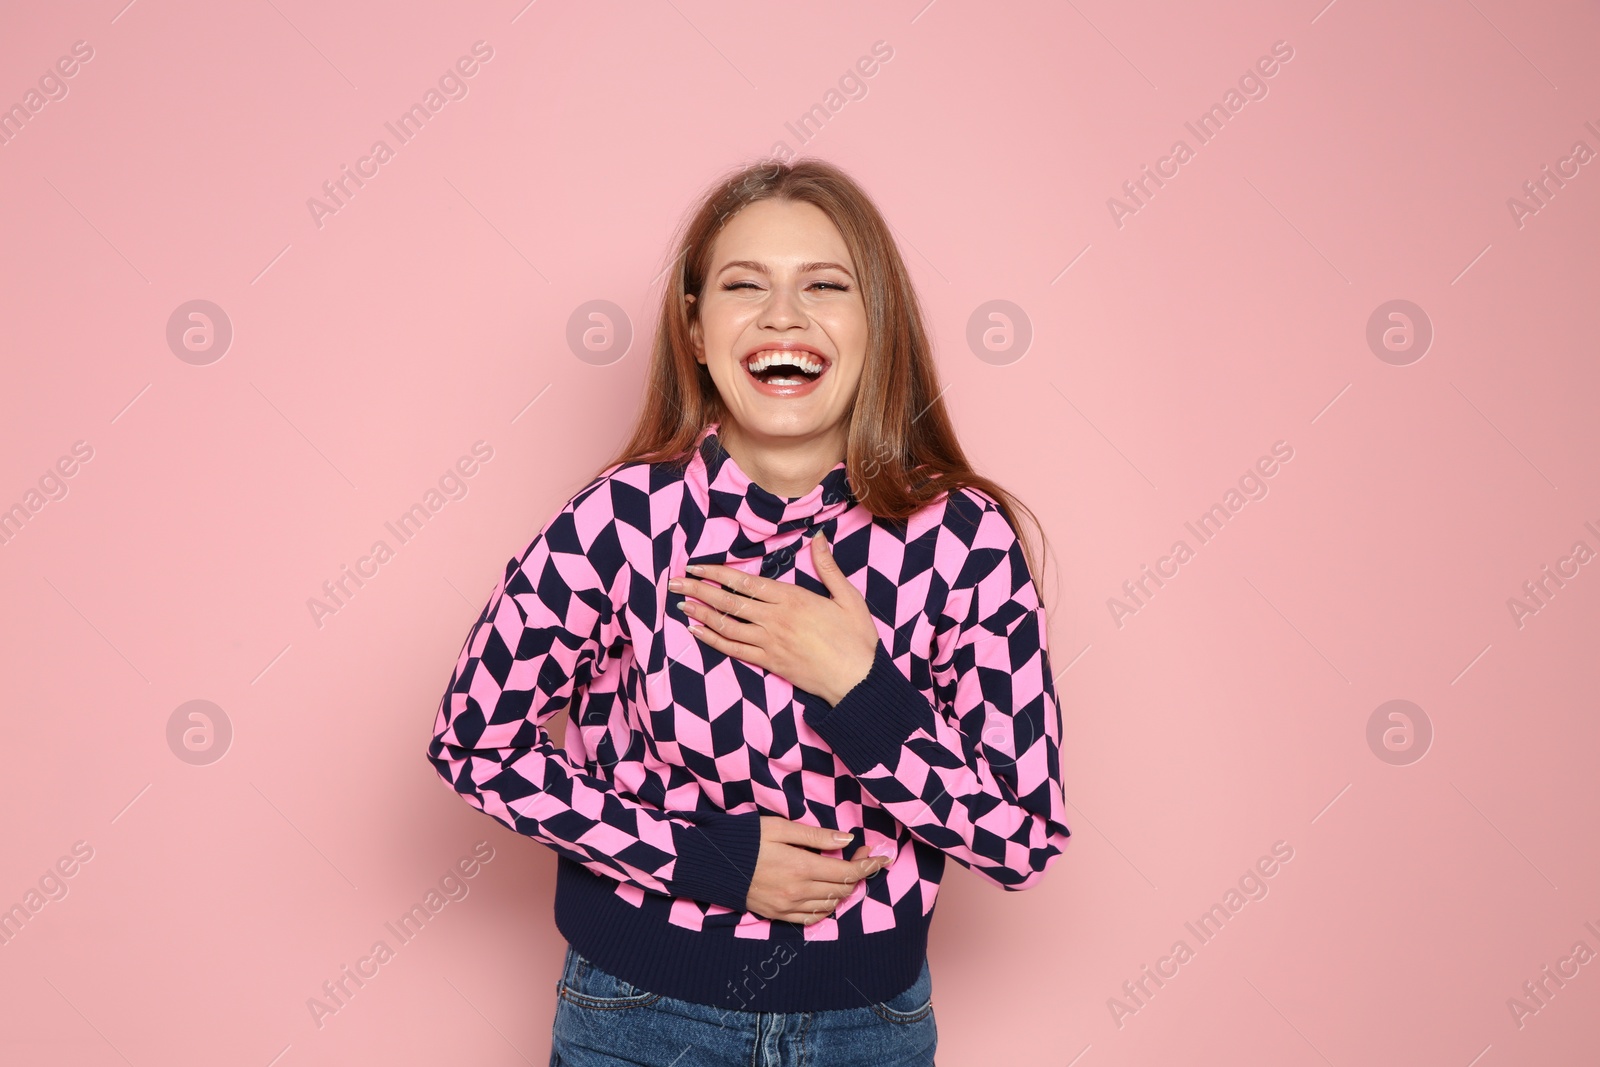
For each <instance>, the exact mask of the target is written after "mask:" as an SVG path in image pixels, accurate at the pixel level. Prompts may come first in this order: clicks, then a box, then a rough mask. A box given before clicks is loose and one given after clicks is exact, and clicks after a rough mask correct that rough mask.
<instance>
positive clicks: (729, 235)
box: [689, 200, 867, 440]
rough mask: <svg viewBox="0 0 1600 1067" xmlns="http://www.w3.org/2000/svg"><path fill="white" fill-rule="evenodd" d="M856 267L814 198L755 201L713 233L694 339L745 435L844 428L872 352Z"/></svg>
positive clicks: (701, 359)
mask: <svg viewBox="0 0 1600 1067" xmlns="http://www.w3.org/2000/svg"><path fill="white" fill-rule="evenodd" d="M855 269H856V267H855V264H854V263H853V262H851V259H850V253H849V250H848V249H847V247H846V245H845V241H844V237H843V235H842V234H840V233H839V229H838V227H836V226H834V224H833V221H832V220H831V219H829V218H828V216H827V215H826V214H825V213H824V212H823V211H822V209H821V208H818V207H816V206H814V205H812V204H807V203H801V202H797V201H790V200H758V201H756V202H755V203H753V204H750V205H748V206H747V207H745V208H743V209H741V210H740V211H739V213H738V214H737V215H735V216H734V217H733V218H732V219H730V220H729V221H728V223H727V224H726V225H725V226H724V227H723V228H722V232H721V233H719V234H718V235H717V238H716V241H715V243H714V244H713V245H712V253H711V269H710V272H709V273H708V274H707V276H706V283H705V288H704V290H703V291H702V292H701V294H700V296H699V299H698V300H695V299H694V297H693V295H692V294H691V296H690V297H689V299H690V300H691V301H692V302H694V303H697V304H698V308H699V314H698V316H697V317H696V319H695V320H694V322H693V323H692V324H691V326H690V336H691V338H692V339H693V342H694V345H695V359H696V360H697V361H699V362H701V363H704V364H705V365H706V368H707V369H708V370H709V371H710V373H711V380H712V381H713V382H715V383H716V386H717V391H718V392H719V393H720V394H721V396H722V401H723V405H724V407H726V409H727V412H728V415H727V418H728V419H729V420H731V421H733V422H734V423H735V424H736V425H737V428H738V430H739V432H740V433H741V434H743V435H744V436H746V437H750V438H754V439H758V440H759V439H760V438H763V437H802V438H804V437H815V436H818V435H821V434H826V433H828V432H829V431H831V430H834V429H835V428H837V427H840V426H842V425H843V422H844V418H845V413H846V412H847V411H848V410H849V409H850V403H851V401H852V400H853V399H854V397H855V392H856V384H857V383H858V382H859V381H860V380H861V370H862V368H863V367H864V366H865V365H866V358H867V309H866V304H865V303H864V302H863V301H862V298H861V287H860V285H859V284H858V282H857V279H856V276H855ZM778 360H786V361H788V362H786V363H783V364H780V363H779V362H778ZM794 361H803V362H802V363H800V364H798V365H796V363H795V362H794ZM752 365H753V368H752ZM752 369H754V373H752Z"/></svg>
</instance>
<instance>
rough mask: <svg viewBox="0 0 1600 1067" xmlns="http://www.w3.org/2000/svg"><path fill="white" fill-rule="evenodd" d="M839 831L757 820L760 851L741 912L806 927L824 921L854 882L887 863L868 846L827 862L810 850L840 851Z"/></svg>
mask: <svg viewBox="0 0 1600 1067" xmlns="http://www.w3.org/2000/svg"><path fill="white" fill-rule="evenodd" d="M837 832H838V831H835V830H829V829H827V828H825V827H821V826H812V825H810V824H809V823H799V822H792V821H791V820H789V819H785V818H782V817H780V816H777V815H763V816H761V851H760V852H759V853H758V854H757V856H756V870H755V874H754V875H753V876H752V877H751V879H750V891H749V893H748V894H747V895H746V897H745V904H744V906H745V910H746V911H752V912H755V913H756V914H757V915H760V916H762V917H763V918H767V919H781V920H783V921H785V922H797V923H802V924H804V925H807V926H809V925H810V924H812V923H814V922H816V921H818V920H819V919H826V918H827V917H828V916H829V915H830V914H832V912H833V909H834V907H835V906H836V905H837V904H838V903H839V901H841V900H843V899H844V898H845V897H847V896H849V895H850V893H851V891H852V890H854V889H855V884H856V883H857V882H859V881H861V879H863V878H865V877H867V876H868V875H872V874H876V873H877V872H878V871H880V870H882V869H883V868H884V867H885V866H887V865H888V863H889V861H888V859H886V858H884V857H882V856H873V855H869V854H868V852H867V846H865V845H862V846H861V847H860V848H858V849H856V852H855V855H854V856H852V857H850V858H849V859H837V860H836V859H830V858H828V857H827V856H819V855H817V854H816V853H815V852H812V851H811V849H824V850H826V849H835V848H839V847H840V845H839V842H837V841H835V840H834V839H833V835H834V834H835V833H837Z"/></svg>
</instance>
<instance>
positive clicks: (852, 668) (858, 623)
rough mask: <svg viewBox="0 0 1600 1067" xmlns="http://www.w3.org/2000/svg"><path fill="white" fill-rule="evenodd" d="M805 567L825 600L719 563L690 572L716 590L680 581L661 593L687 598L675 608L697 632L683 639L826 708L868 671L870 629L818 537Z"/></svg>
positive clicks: (861, 602) (873, 651) (858, 598)
mask: <svg viewBox="0 0 1600 1067" xmlns="http://www.w3.org/2000/svg"><path fill="white" fill-rule="evenodd" d="M811 559H812V562H813V563H814V564H815V565H816V570H817V577H818V578H820V579H821V580H822V584H823V585H824V586H826V587H827V589H828V592H830V593H832V594H833V595H832V597H831V598H830V597H825V596H818V595H817V594H816V593H813V592H811V591H810V590H807V589H802V588H800V587H799V586H798V585H795V584H793V583H791V582H780V581H777V580H775V579H772V578H761V577H757V576H755V575H752V574H746V573H745V572H744V571H741V570H738V569H736V568H733V567H728V566H724V565H723V564H720V563H702V564H698V565H695V566H693V567H692V569H693V570H695V571H697V572H698V574H699V577H700V578H702V579H706V578H709V579H711V580H712V581H715V582H716V583H717V586H713V585H709V584H707V582H705V581H697V580H696V579H695V578H692V577H686V578H673V579H671V580H670V581H668V582H667V588H668V589H670V590H672V591H673V592H676V593H682V594H683V595H684V596H685V597H692V598H693V599H689V600H685V601H684V602H683V604H682V610H683V613H684V614H685V615H687V616H689V617H690V618H691V619H693V620H695V622H697V623H699V624H700V625H698V626H696V625H693V624H691V625H690V627H689V632H690V633H692V634H694V635H695V636H696V637H698V638H699V639H700V640H702V641H704V642H705V643H706V644H708V645H710V646H711V647H712V648H714V649H716V650H717V651H718V652H721V653H723V654H725V655H728V656H733V657H734V658H736V659H741V660H744V661H745V662H746V663H753V664H755V665H756V666H757V667H762V668H765V669H766V670H768V671H771V672H772V673H773V674H776V675H779V676H780V677H782V678H785V679H787V680H788V682H789V683H790V684H791V685H793V686H794V687H795V688H796V689H804V690H805V691H806V692H808V693H815V694H816V695H817V696H819V697H821V698H822V699H823V700H826V701H827V702H828V704H829V705H830V706H832V705H834V704H837V703H839V701H840V700H843V699H844V695H845V694H846V693H848V692H849V691H850V690H851V689H852V688H854V687H855V685H856V683H858V682H860V681H861V680H862V679H864V678H865V677H866V676H867V673H868V672H869V671H870V670H871V669H872V661H873V658H874V656H876V655H877V651H878V629H877V626H876V624H875V623H874V622H873V621H872V612H871V611H870V610H869V609H868V608H867V601H866V598H865V597H863V596H862V595H861V593H860V592H858V591H857V590H856V587H855V586H853V585H851V584H850V581H849V579H847V578H846V577H845V576H844V572H843V571H842V570H840V569H839V564H838V563H836V562H835V561H834V558H833V553H832V552H831V551H829V549H828V542H827V540H826V538H825V537H824V536H823V535H822V534H821V533H820V532H819V533H818V534H816V535H815V536H813V537H812V538H811ZM718 586H721V588H718Z"/></svg>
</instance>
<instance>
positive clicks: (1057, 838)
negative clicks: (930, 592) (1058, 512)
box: [802, 496, 1070, 890]
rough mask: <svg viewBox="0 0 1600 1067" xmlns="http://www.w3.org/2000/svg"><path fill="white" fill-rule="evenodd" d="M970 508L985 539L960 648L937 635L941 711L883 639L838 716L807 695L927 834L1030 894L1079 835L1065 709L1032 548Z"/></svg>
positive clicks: (820, 719)
mask: <svg viewBox="0 0 1600 1067" xmlns="http://www.w3.org/2000/svg"><path fill="white" fill-rule="evenodd" d="M981 499H982V500H984V501H988V500H989V499H990V498H988V497H987V496H984V497H983V498H981ZM963 510H968V509H966V508H963ZM970 511H971V512H972V513H974V514H975V517H976V520H977V526H976V531H975V533H974V531H971V530H967V531H965V532H964V534H963V536H962V540H963V541H965V540H966V539H967V536H968V535H971V537H972V539H971V543H970V545H969V546H963V548H962V551H963V552H965V553H966V558H965V560H964V563H963V566H962V569H961V574H960V576H959V577H958V579H957V580H956V582H955V585H954V587H953V588H952V590H951V592H950V596H949V600H948V601H947V609H948V610H950V611H952V613H953V615H954V617H955V618H956V619H957V620H958V621H957V625H956V627H955V628H954V631H953V632H954V638H953V639H950V638H948V637H946V639H945V640H944V641H939V639H937V638H936V644H940V645H942V646H943V647H941V648H936V650H935V652H934V660H935V662H933V664H932V673H933V675H934V678H933V679H931V680H930V681H931V688H933V689H934V691H935V694H936V696H937V697H938V701H937V707H936V706H935V705H933V704H930V703H929V701H928V698H927V697H926V696H924V695H923V692H922V690H921V689H919V688H918V687H917V686H916V685H914V684H912V681H911V679H909V678H908V677H907V675H906V673H905V672H904V671H902V669H901V668H900V667H898V666H897V665H896V663H895V660H894V659H893V657H892V656H891V655H890V654H889V652H888V650H887V649H886V648H884V645H883V642H882V640H879V642H878V648H877V653H876V655H875V657H874V659H873V663H872V668H871V670H870V671H869V672H868V674H867V676H866V678H864V679H863V680H862V681H861V682H859V683H858V684H857V685H856V686H855V687H854V688H853V689H851V690H850V691H849V692H848V693H846V694H845V695H844V697H843V698H842V699H840V701H839V703H838V704H836V705H834V706H833V707H831V708H830V707H829V706H828V704H827V702H826V701H824V700H822V699H821V698H820V697H816V696H814V695H812V694H806V699H804V700H803V701H802V708H803V710H802V715H803V717H804V718H805V720H806V722H807V723H808V724H809V725H810V726H811V728H812V729H814V730H815V731H816V732H817V733H818V735H820V736H821V737H822V739H823V740H824V741H826V742H828V745H829V747H831V748H832V749H833V750H834V753H835V754H836V755H837V756H838V757H839V759H840V760H841V761H843V763H844V764H845V766H846V767H848V768H849V769H850V771H851V772H852V773H853V774H855V776H856V778H857V780H859V781H860V783H861V786H862V788H863V789H864V790H866V791H867V792H868V793H870V794H871V795H872V796H873V797H874V798H875V799H876V800H877V801H878V802H879V803H880V804H881V805H882V806H883V807H884V808H885V810H887V811H888V812H889V813H890V814H891V815H893V816H894V817H895V818H896V819H897V820H899V821H900V822H901V823H902V824H903V825H904V826H905V827H906V828H907V829H908V830H909V831H910V832H911V834H912V835H913V836H914V837H916V838H917V839H919V840H921V841H923V842H925V843H927V844H929V845H932V846H934V847H935V848H938V849H940V850H942V851H943V852H945V853H946V854H947V855H949V856H950V857H951V858H952V859H954V860H955V861H956V862H958V863H960V864H961V865H962V866H964V867H967V868H969V869H970V870H972V871H974V872H976V873H977V874H979V875H980V876H982V877H983V878H985V879H986V880H988V881H990V882H993V883H995V884H996V885H999V886H1000V887H1001V888H1003V889H1009V890H1021V889H1028V888H1030V887H1031V886H1033V885H1034V884H1035V883H1037V882H1038V881H1039V879H1040V878H1041V877H1042V876H1043V874H1044V872H1045V870H1046V869H1047V868H1048V867H1049V866H1050V864H1051V862H1052V860H1053V859H1054V857H1056V856H1057V855H1060V854H1061V852H1062V849H1063V846H1064V845H1065V843H1066V840H1067V838H1068V837H1069V836H1070V831H1069V830H1068V829H1067V825H1066V821H1065V807H1064V804H1065V801H1064V797H1063V794H1062V782H1061V769H1060V743H1061V708H1060V704H1059V703H1058V701H1057V698H1056V692H1055V686H1054V681H1053V679H1052V676H1051V672H1050V657H1049V650H1048V648H1047V638H1046V631H1045V617H1044V608H1043V606H1042V605H1041V603H1040V601H1039V596H1038V590H1037V589H1036V587H1035V586H1034V584H1033V579H1032V576H1031V575H1030V574H1029V571H1028V565H1027V558H1026V556H1025V555H1024V554H1023V551H1022V544H1021V541H1020V540H1019V539H1018V538H1017V536H1016V532H1015V530H1014V529H1013V528H1012V527H1011V525H1010V523H1008V522H1007V521H1006V518H1005V515H1004V513H1003V512H1001V511H1000V510H999V508H998V507H997V506H996V505H994V504H992V503H985V504H983V505H982V511H981V513H978V511H977V508H976V507H972V508H970ZM941 536H954V531H951V530H948V529H947V530H944V531H941ZM950 632H951V631H950V630H949V629H947V630H946V634H949V633H950ZM952 674H953V676H954V678H953V683H952V682H951V681H950V680H949V679H950V676H951V675H952ZM941 676H942V677H943V679H945V680H943V681H941V680H940V679H941Z"/></svg>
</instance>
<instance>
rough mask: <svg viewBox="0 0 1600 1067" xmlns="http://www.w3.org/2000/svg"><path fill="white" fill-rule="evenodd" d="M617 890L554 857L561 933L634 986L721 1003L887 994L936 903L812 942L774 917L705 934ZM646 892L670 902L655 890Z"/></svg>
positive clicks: (741, 1005)
mask: <svg viewBox="0 0 1600 1067" xmlns="http://www.w3.org/2000/svg"><path fill="white" fill-rule="evenodd" d="M748 814H749V815H751V816H756V817H759V816H758V815H757V813H755V812H751V813H748ZM737 817H738V818H743V817H744V816H737ZM854 847H855V846H853V845H852V846H846V850H847V852H848V851H849V850H850V849H853V848H854ZM915 847H916V851H917V860H918V862H919V863H920V864H928V865H932V866H936V867H938V868H940V869H942V868H943V867H944V863H943V854H942V853H940V852H938V851H937V850H935V849H931V848H928V847H927V846H925V845H923V844H921V843H920V842H918V843H917V845H916V846H915ZM875 877H879V878H881V877H883V875H882V873H881V872H880V873H879V874H878V875H876V876H875ZM746 882H747V883H748V879H746ZM614 889H615V883H614V882H613V881H612V880H611V879H610V878H607V877H605V876H604V875H600V874H595V873H593V872H592V871H590V870H589V869H588V868H586V867H584V866H583V865H582V864H581V863H574V862H573V861H572V860H569V859H567V858H566V857H564V856H563V857H560V858H559V860H558V865H557V870H556V902H555V919H556V928H557V929H558V930H560V931H561V934H562V936H563V937H565V938H566V939H567V941H568V942H569V943H571V945H572V946H573V947H574V948H576V949H577V950H578V951H579V952H581V953H582V954H583V955H584V956H587V957H588V958H589V959H590V960H592V961H594V962H595V963H596V964H598V965H599V966H600V968H601V969H602V970H605V971H609V972H611V973H612V974H614V975H616V976H618V977H619V978H622V979H624V980H625V981H627V982H630V983H631V984H633V985H635V986H638V987H639V988H640V989H648V990H650V991H652V992H655V991H659V990H664V989H670V990H672V991H673V992H672V993H671V994H670V995H671V996H672V997H675V998H677V999H681V1000H687V1001H690V1002H693V1003H696V1004H709V1005H711V1006H713V1007H716V1008H720V1009H722V1010H724V1011H767V1012H798V1011H825V1010H831V1009H835V1008H860V1007H866V1006H868V1005H869V1004H874V1003H881V1002H883V1001H886V1000H890V999H892V998H894V997H895V996H896V995H898V994H900V993H903V992H905V990H907V989H909V988H910V987H911V984H912V983H913V982H915V981H916V980H917V976H918V974H919V973H920V971H921V970H922V964H923V962H924V960H925V959H926V958H927V952H928V927H929V924H930V923H931V922H932V921H933V914H934V911H935V910H937V905H935V907H934V908H933V909H930V910H929V911H928V912H927V914H925V915H922V916H921V917H920V921H908V920H907V919H905V918H903V917H902V918H901V920H900V922H898V923H896V924H895V925H894V926H892V927H890V928H889V929H887V930H880V931H878V932H877V933H872V934H866V935H863V936H859V937H850V938H840V939H836V940H832V941H824V940H810V941H808V940H806V939H805V937H804V936H803V931H804V927H803V926H801V924H799V923H786V922H777V921H774V922H773V924H772V934H771V936H770V937H767V938H751V937H732V936H726V935H724V936H708V935H707V934H706V933H705V932H704V931H697V930H688V929H685V928H683V927H681V926H674V925H672V924H671V923H664V922H662V921H661V919H660V915H659V913H658V912H656V911H655V910H654V909H652V908H649V907H635V906H634V905H632V904H630V903H628V901H626V900H624V899H623V898H622V897H620V896H618V895H617V893H616V892H615V891H614ZM646 900H647V901H648V902H650V903H657V904H661V903H670V902H669V901H667V900H666V898H661V897H658V896H656V895H653V894H652V895H650V896H648V897H647V898H646Z"/></svg>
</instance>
